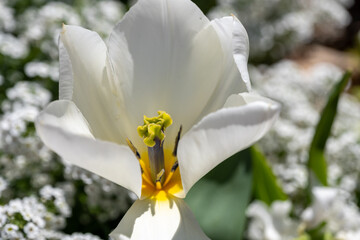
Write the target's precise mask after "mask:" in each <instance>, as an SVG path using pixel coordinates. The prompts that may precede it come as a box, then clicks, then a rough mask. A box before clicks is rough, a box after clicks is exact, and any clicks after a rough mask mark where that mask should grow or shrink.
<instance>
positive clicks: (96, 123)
mask: <svg viewBox="0 0 360 240" xmlns="http://www.w3.org/2000/svg"><path fill="white" fill-rule="evenodd" d="M60 40H61V43H60V45H59V47H60V83H59V84H60V98H61V99H72V101H73V102H74V103H75V104H76V106H77V107H78V108H79V109H80V111H81V112H82V114H84V116H85V118H86V120H87V121H88V122H89V124H90V126H91V129H92V131H93V134H94V136H95V137H96V138H100V139H102V140H107V141H112V142H117V143H124V142H125V134H124V131H123V128H122V127H121V126H122V125H123V124H122V123H123V122H125V120H123V119H125V118H126V116H123V114H122V112H121V101H120V100H121V99H120V97H119V96H118V94H117V92H116V91H115V90H114V89H112V88H111V87H112V85H111V84H109V81H110V80H109V79H111V77H112V76H111V74H112V73H111V70H110V69H107V67H106V66H107V47H106V45H105V43H104V42H103V40H102V39H101V38H100V36H99V35H98V34H97V33H95V32H92V31H89V30H87V29H84V28H81V27H77V26H65V25H64V27H63V31H62V33H61V35H60ZM69 64H71V66H69ZM70 71H72V74H71V73H69V72H70ZM71 86H72V89H71V88H70V87H71ZM71 95H72V97H71ZM120 117H121V118H122V119H121V120H122V121H120ZM134 128H135V127H134Z"/></svg>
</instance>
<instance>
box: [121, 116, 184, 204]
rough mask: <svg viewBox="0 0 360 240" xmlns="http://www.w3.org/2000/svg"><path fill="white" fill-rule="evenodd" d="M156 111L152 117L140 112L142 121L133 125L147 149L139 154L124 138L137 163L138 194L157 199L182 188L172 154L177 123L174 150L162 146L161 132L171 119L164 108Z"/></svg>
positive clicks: (176, 163) (175, 161) (176, 141)
mask: <svg viewBox="0 0 360 240" xmlns="http://www.w3.org/2000/svg"><path fill="white" fill-rule="evenodd" d="M158 114H159V115H158V116H157V117H152V118H148V117H146V116H144V125H142V126H139V127H138V128H137V130H138V133H139V135H140V137H142V138H143V139H144V143H145V144H146V145H147V147H148V151H147V152H146V151H145V152H142V153H141V154H140V153H139V152H138V151H137V150H136V148H135V146H134V145H133V144H132V143H131V142H130V140H127V142H128V145H129V147H130V148H131V150H132V151H133V152H134V153H135V155H136V157H137V158H138V159H139V163H140V166H141V172H142V190H141V196H142V197H148V198H154V199H156V200H160V201H161V200H167V199H168V198H169V197H171V196H172V195H174V194H176V193H179V192H181V191H182V190H183V187H182V183H181V176H180V170H179V167H178V161H177V156H176V153H177V145H178V142H179V139H180V133H181V127H180V130H179V133H178V136H177V138H176V139H175V146H174V150H173V151H171V150H169V149H163V143H164V139H165V134H164V132H165V129H166V128H167V127H169V126H170V125H171V124H172V119H171V117H170V115H169V114H168V113H166V112H164V111H158Z"/></svg>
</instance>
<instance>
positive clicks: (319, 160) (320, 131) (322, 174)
mask: <svg viewBox="0 0 360 240" xmlns="http://www.w3.org/2000/svg"><path fill="white" fill-rule="evenodd" d="M350 76H351V74H350V73H349V72H346V73H345V74H344V75H343V76H342V79H341V80H340V81H339V83H337V84H336V85H335V86H334V88H333V89H332V92H331V94H330V96H329V99H328V101H327V104H326V106H325V108H324V109H323V112H322V114H321V117H320V120H319V123H318V125H317V127H316V130H315V134H314V137H313V140H312V142H311V145H310V150H309V160H308V168H309V169H310V170H311V171H312V172H313V174H314V175H315V176H316V180H318V181H319V182H320V183H321V184H322V185H324V186H327V164H326V159H325V156H324V149H325V145H326V141H327V139H328V137H329V135H330V132H331V127H332V124H333V122H334V119H335V116H336V112H337V106H338V102H339V98H340V94H341V93H342V92H343V91H344V89H345V87H346V85H347V83H348V81H349V79H350ZM309 176H310V179H309V185H310V184H312V183H313V179H311V178H312V174H311V172H309Z"/></svg>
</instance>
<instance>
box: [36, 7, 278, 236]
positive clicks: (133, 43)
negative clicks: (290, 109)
mask: <svg viewBox="0 0 360 240" xmlns="http://www.w3.org/2000/svg"><path fill="white" fill-rule="evenodd" d="M248 51H249V42H248V37H247V33H246V31H245V29H244V27H243V26H242V25H241V23H240V22H239V21H238V20H237V19H236V18H235V17H233V16H229V17H224V18H221V19H216V20H214V21H209V20H208V19H207V18H206V16H205V15H204V14H203V13H202V12H201V11H200V10H199V9H198V8H197V7H196V5H195V4H193V3H192V2H191V1H190V0H139V1H138V3H137V4H135V5H134V6H133V7H132V8H131V9H130V11H129V12H128V13H127V14H126V16H125V17H124V19H123V20H122V21H121V22H120V23H119V24H118V25H117V26H116V27H115V29H114V30H113V32H112V34H111V35H110V38H109V40H108V43H107V44H105V43H104V42H103V40H102V39H101V38H100V37H99V35H98V34H96V33H95V32H92V31H89V30H86V29H83V28H80V27H76V26H64V28H63V31H62V33H61V36H60V100H58V101H55V102H53V103H51V104H50V105H49V106H48V107H47V108H46V109H45V110H44V111H43V112H42V113H41V114H40V115H39V117H38V119H37V121H36V128H37V132H38V134H39V136H40V137H41V138H42V140H43V141H44V142H45V144H46V145H47V146H48V147H50V148H51V149H52V150H54V151H55V152H56V153H58V154H59V155H60V156H61V157H63V158H64V159H65V160H67V161H70V162H72V163H73V164H75V165H78V166H80V167H82V168H85V169H87V170H89V171H91V172H94V173H96V174H98V175H100V176H102V177H104V178H107V179H109V180H110V181H113V182H115V183H117V184H119V185H121V186H123V187H126V188H127V189H129V190H131V191H133V192H134V193H135V194H136V195H137V196H138V197H139V200H137V201H136V202H135V203H134V204H133V206H132V207H131V208H130V209H129V211H128V212H127V214H126V215H125V216H124V218H123V219H122V221H121V222H120V224H119V226H118V227H117V228H116V229H115V230H114V231H113V233H112V234H111V237H112V238H113V239H157V240H158V239H207V237H206V236H205V234H204V233H203V232H202V230H201V229H200V227H199V225H198V224H197V223H196V220H195V218H194V216H193V214H192V213H191V211H190V210H189V208H188V207H187V205H186V204H185V203H184V201H183V200H182V198H184V197H185V196H186V193H187V192H188V191H189V189H190V188H191V187H192V186H193V184H195V183H196V182H197V181H198V180H199V179H200V178H201V177H203V176H204V175H205V174H206V173H207V172H209V171H210V170H211V169H213V168H214V167H215V166H217V165H218V164H219V163H221V162H222V161H223V160H224V159H226V158H228V157H230V156H231V155H233V154H234V153H236V152H238V151H240V150H241V149H244V148H246V147H248V146H250V145H252V144H253V143H254V142H255V141H257V140H258V139H259V138H261V137H262V136H263V135H264V134H265V133H266V132H267V131H268V129H269V128H270V127H271V125H272V123H273V121H274V119H275V118H276V116H277V114H278V112H279V106H278V104H276V103H274V102H272V101H270V100H268V99H265V98H262V97H259V96H256V95H252V94H250V93H249V91H250V82H249V76H248V71H247V58H248ZM237 93H240V94H237ZM231 94H233V95H231ZM229 96H230V97H229ZM158 110H161V111H160V112H159V114H160V115H159V116H158V117H154V118H147V117H145V119H144V115H147V116H152V115H154V114H156V112H158ZM170 115H171V117H170ZM143 121H144V126H140V127H138V125H141V124H142V123H143ZM171 123H173V124H172V126H170V124H171ZM180 126H182V133H183V134H182V137H181V139H180V140H179V138H178V136H179V137H180V131H179V129H180ZM166 127H167V129H166V132H165V128H166ZM164 133H165V134H166V137H165V135H164ZM139 134H140V135H141V136H142V137H143V138H144V139H142V138H141V137H139ZM130 140H131V142H130ZM114 207H116V206H114Z"/></svg>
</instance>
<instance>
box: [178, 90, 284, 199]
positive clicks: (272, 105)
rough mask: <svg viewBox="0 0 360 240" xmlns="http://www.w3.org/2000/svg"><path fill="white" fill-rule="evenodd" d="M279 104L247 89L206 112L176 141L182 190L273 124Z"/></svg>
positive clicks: (257, 138) (185, 191)
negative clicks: (177, 143) (213, 109)
mask: <svg viewBox="0 0 360 240" xmlns="http://www.w3.org/2000/svg"><path fill="white" fill-rule="evenodd" d="M279 111H280V105H279V104H278V103H276V102H273V101H271V100H270V99H267V98H264V97H260V96H256V95H253V94H249V93H242V94H238V95H232V96H230V97H229V98H228V100H227V102H226V103H225V105H224V108H222V109H220V110H218V111H216V112H213V113H211V114H209V115H207V116H205V117H204V118H203V119H202V120H201V121H200V122H199V123H197V124H196V125H195V126H194V127H193V128H191V129H190V131H189V132H187V133H186V134H185V135H184V136H183V138H182V139H181V140H180V142H179V147H178V161H179V167H180V173H181V179H182V184H183V188H184V192H183V193H182V195H181V196H177V197H185V195H186V193H187V192H188V191H189V190H190V188H191V187H192V186H193V184H195V183H196V182H197V181H198V180H199V179H200V178H201V177H203V176H204V175H205V174H206V173H208V172H209V171H210V170H211V169H213V168H214V167H216V166H217V165H218V164H219V163H221V162H222V161H224V160H225V159H227V158H228V157H230V156H232V155H233V154H235V153H236V152H238V151H240V150H243V149H245V148H247V147H249V146H251V145H252V144H254V143H255V142H256V141H258V140H259V139H260V138H261V137H263V136H264V135H265V134H266V133H267V131H268V130H269V129H270V128H271V126H272V125H273V123H274V121H275V119H276V118H277V116H278V113H279Z"/></svg>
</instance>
